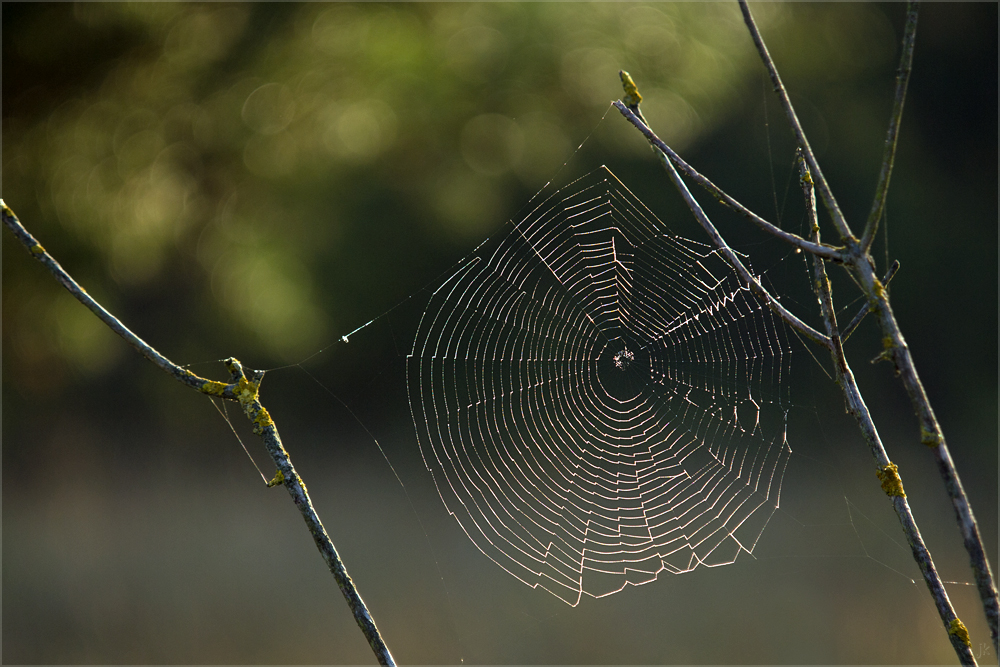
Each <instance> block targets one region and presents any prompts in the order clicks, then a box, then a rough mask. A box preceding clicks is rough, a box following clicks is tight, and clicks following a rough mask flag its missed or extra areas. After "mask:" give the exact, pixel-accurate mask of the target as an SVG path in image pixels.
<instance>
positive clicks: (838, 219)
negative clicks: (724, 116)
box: [739, 0, 857, 246]
mask: <svg viewBox="0 0 1000 667" xmlns="http://www.w3.org/2000/svg"><path fill="white" fill-rule="evenodd" d="M739 3H740V11H742V12H743V21H744V22H745V23H746V25H747V29H749V30H750V36H751V37H752V38H753V43H754V45H755V46H756V47H757V52H758V53H759V54H760V58H761V60H763V61H764V66H765V67H766V68H767V73H768V75H769V76H770V77H771V83H772V84H774V92H775V93H777V94H778V98H779V99H780V100H781V106H782V107H784V109H785V115H786V116H788V122H789V123H790V124H791V126H792V130H793V131H794V132H795V140H796V143H798V145H799V148H801V149H802V152H803V155H804V156H805V159H806V163H807V164H808V165H809V169H810V170H811V171H812V175H813V176H812V177H813V180H814V182H815V183H816V187H817V188H818V189H819V194H820V196H821V197H822V198H823V204H824V205H825V206H826V209H827V211H829V213H830V217H831V218H832V219H833V224H834V226H836V228H837V232H838V233H839V234H840V240H841V241H842V242H843V243H844V244H845V245H848V246H850V245H852V244H854V243H857V239H856V238H855V237H854V234H853V233H851V228H850V227H849V226H848V225H847V220H846V219H845V218H844V214H843V213H842V212H841V211H840V205H839V204H837V199H836V198H835V197H834V196H833V191H832V190H830V184H829V183H827V181H826V177H825V176H823V172H822V170H821V169H820V168H819V162H817V161H816V155H815V154H814V153H813V150H812V147H810V146H809V141H808V140H807V139H806V133H805V131H804V130H803V129H802V123H800V122H799V117H798V116H797V115H796V113H795V109H794V108H793V107H792V101H791V100H790V99H789V97H788V91H787V90H785V85H784V84H783V83H782V82H781V77H780V76H778V69H777V67H775V66H774V61H773V60H771V54H770V53H768V51H767V46H765V45H764V39H763V38H762V37H761V36H760V31H759V30H758V29H757V23H756V22H755V21H754V20H753V15H752V14H750V7H748V6H747V3H746V0H739Z"/></svg>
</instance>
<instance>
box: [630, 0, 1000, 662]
mask: <svg viewBox="0 0 1000 667" xmlns="http://www.w3.org/2000/svg"><path fill="white" fill-rule="evenodd" d="M740 7H741V10H742V12H743V15H744V19H745V21H746V24H747V27H748V28H749V30H750V33H751V36H752V37H753V40H754V43H755V44H756V45H757V50H758V52H759V53H760V55H761V58H762V59H763V61H764V64H765V66H766V67H767V70H768V72H769V74H770V76H771V81H772V83H773V84H774V88H775V91H776V92H777V93H778V95H779V97H780V98H781V101H782V105H783V106H784V108H785V111H786V114H787V115H788V118H789V122H790V123H791V125H792V127H793V130H794V132H795V135H796V140H797V142H798V144H799V150H800V151H801V159H802V161H803V163H804V164H805V165H807V167H808V168H807V169H806V170H804V171H803V183H804V185H807V186H808V189H809V194H808V195H807V203H810V206H809V209H810V211H809V212H810V221H811V223H812V225H813V238H812V240H811V241H808V243H810V244H811V245H810V247H820V248H829V246H824V245H823V244H821V242H820V237H819V226H818V221H817V218H816V215H815V194H813V186H815V187H817V188H818V189H819V191H820V195H821V196H822V197H823V200H824V203H825V205H826V207H827V209H828V211H829V212H830V215H831V217H832V218H833V222H834V225H835V226H836V227H837V231H838V232H839V234H840V237H841V240H842V242H843V243H844V247H843V248H836V249H834V250H836V252H837V257H836V258H829V257H827V253H822V252H813V253H812V254H813V259H814V261H816V262H817V263H820V264H822V263H823V260H824V259H827V258H829V259H833V260H834V261H839V262H840V263H841V264H842V265H843V266H844V267H845V268H846V269H847V270H849V271H850V272H851V273H852V274H853V275H854V276H855V278H856V281H857V283H858V285H859V287H860V288H861V290H862V292H863V293H864V294H865V297H866V299H867V301H868V303H867V307H866V308H865V309H864V310H862V311H861V312H859V313H858V315H857V316H856V317H855V318H854V319H853V320H852V322H851V323H850V324H849V325H848V327H847V328H846V329H845V332H846V335H850V333H852V332H853V331H854V329H855V328H856V327H857V325H858V324H860V322H861V320H862V319H863V318H864V316H865V313H866V312H869V311H871V312H875V313H876V315H877V317H878V319H879V325H880V327H881V329H882V332H883V340H884V341H885V348H886V349H885V350H884V351H883V353H882V355H881V357H880V358H885V359H891V360H892V361H893V363H894V364H895V366H896V370H897V371H898V374H899V376H900V377H901V379H902V381H903V385H904V387H905V388H906V391H907V393H908V394H909V395H910V399H911V401H912V403H913V407H914V412H915V413H916V416H917V419H918V421H919V423H920V427H921V439H922V441H923V442H924V443H925V444H927V445H928V446H929V447H931V448H932V450H933V451H934V456H935V459H936V461H937V464H938V470H939V472H940V474H941V476H942V479H943V480H944V484H945V488H946V490H947V492H948V494H949V497H950V498H951V501H952V505H953V507H954V509H955V514H956V518H957V522H958V524H959V527H960V529H961V531H962V536H963V542H964V546H965V548H966V550H967V552H968V553H969V558H970V562H971V565H972V568H973V572H974V575H975V580H976V585H977V588H978V590H979V594H980V598H981V602H982V604H983V609H984V612H985V614H986V618H987V622H988V623H989V626H990V633H991V636H992V639H993V646H994V650H997V648H998V647H997V625H998V618H1000V605H998V597H997V590H996V586H995V584H994V582H993V573H992V570H991V569H990V565H989V561H988V559H987V558H986V553H985V549H984V547H983V543H982V537H981V535H980V533H979V529H978V525H977V524H976V520H975V517H974V515H973V513H972V508H971V507H970V505H969V502H968V498H967V496H966V494H965V491H964V489H963V488H962V484H961V480H960V479H959V476H958V472H957V471H956V470H955V466H954V462H953V461H952V459H951V455H950V453H949V450H948V447H947V445H946V443H945V440H944V435H943V433H942V432H941V428H940V425H939V424H938V422H937V418H936V417H935V415H934V412H933V410H932V408H931V406H930V402H929V400H928V398H927V395H926V392H925V391H924V388H923V386H922V384H921V382H920V378H919V376H918V374H917V371H916V367H915V366H914V364H913V360H912V357H911V355H910V352H909V348H908V347H907V345H906V342H905V340H904V339H903V336H902V333H901V332H900V330H899V326H898V324H897V323H896V320H895V317H894V315H893V313H892V309H891V306H890V305H889V300H888V294H887V292H886V290H885V284H887V283H888V281H889V279H891V277H892V275H893V273H894V272H895V268H896V266H897V265H896V264H894V265H893V267H892V268H891V269H890V271H889V273H888V274H887V276H886V278H885V282H884V283H883V282H880V281H879V280H878V278H877V277H876V276H875V272H874V262H873V261H872V260H871V256H870V253H869V248H870V239H869V243H868V244H867V245H866V244H863V243H861V242H859V241H858V239H857V238H856V237H855V236H854V235H853V232H852V231H851V230H850V227H849V226H848V225H847V222H846V220H845V219H844V217H843V214H842V213H841V212H840V209H839V207H838V205H837V202H836V199H835V198H834V197H833V194H832V192H831V191H830V188H829V185H828V183H827V182H826V179H825V178H824V177H823V175H822V172H821V171H820V169H819V165H818V163H817V162H816V158H815V155H814V154H813V152H812V150H811V149H810V147H809V143H808V141H807V140H806V138H805V134H804V132H803V131H802V127H801V124H800V123H799V121H798V118H797V116H796V115H795V111H794V109H793V108H792V105H791V102H790V101H789V99H788V94H787V92H786V90H785V88H784V86H783V84H782V83H781V79H780V77H779V76H778V72H777V69H776V68H775V66H774V62H773V61H772V60H771V57H770V55H769V54H768V51H767V48H766V47H765V45H764V42H763V40H762V38H761V36H760V33H759V31H758V30H757V26H756V24H755V23H754V20H753V17H752V16H751V14H750V11H749V8H748V7H747V5H746V2H745V1H744V0H740ZM915 30H916V11H915V7H914V5H912V4H911V5H910V6H909V11H908V14H907V26H906V32H905V36H904V55H903V60H902V64H901V74H900V78H899V79H898V80H897V104H896V105H895V106H894V109H893V115H892V120H891V121H890V125H894V126H895V127H890V130H889V132H888V137H887V140H886V157H885V159H884V165H883V166H885V165H886V164H887V165H888V168H887V169H886V170H885V174H884V177H880V182H879V185H878V188H877V189H878V193H877V195H876V206H884V197H885V190H886V189H887V188H888V177H889V173H890V172H891V163H892V156H891V155H890V153H892V152H894V150H895V148H894V147H895V142H896V135H897V134H898V125H899V118H900V117H901V114H902V104H903V101H904V99H905V83H906V79H907V78H908V76H909V73H908V70H909V67H910V63H911V61H912V47H913V40H914V35H915ZM622 81H623V84H624V87H625V93H626V94H625V97H624V99H625V100H626V101H627V102H622V101H618V102H615V105H616V106H617V107H618V109H619V111H621V113H622V115H624V116H625V117H626V118H627V119H628V120H629V121H630V122H631V123H632V124H633V125H635V126H636V128H638V129H639V131H640V132H642V134H643V135H644V136H645V137H646V139H647V140H648V141H649V142H650V144H651V145H652V146H653V147H654V149H655V150H654V152H655V153H656V154H657V157H658V158H659V160H660V162H661V163H662V164H663V165H664V166H665V167H666V168H667V171H668V173H669V175H670V178H671V180H672V181H673V182H674V183H675V185H677V187H678V189H679V190H680V191H681V195H682V196H683V197H684V199H685V202H687V204H688V206H689V208H691V210H692V212H693V213H694V215H695V217H696V219H697V220H698V222H699V223H700V224H701V225H702V227H703V228H704V229H705V230H706V232H707V233H708V234H709V237H710V238H711V239H712V242H713V243H715V244H716V247H717V248H719V251H720V253H722V254H723V256H724V257H726V259H727V260H729V261H730V264H731V265H732V266H733V268H734V270H736V271H737V272H738V273H739V275H740V276H741V278H743V280H745V281H747V282H748V283H749V284H750V286H751V288H752V289H754V291H755V292H756V293H757V294H758V295H759V296H761V297H762V298H764V299H765V300H766V302H767V303H768V305H769V306H770V307H771V308H772V309H774V310H775V311H776V312H778V314H779V315H780V316H781V317H782V319H783V320H785V321H786V322H788V323H789V324H790V325H791V326H793V327H794V328H795V329H796V330H798V331H800V332H803V333H804V334H805V335H806V336H807V337H808V338H810V339H811V340H814V341H816V342H819V343H820V344H822V345H823V346H824V347H826V348H827V349H829V350H830V351H831V354H832V355H833V356H834V363H835V367H836V370H837V377H838V383H839V384H840V385H841V387H842V389H843V391H844V395H845V399H846V400H847V403H848V407H849V410H850V412H851V413H852V414H854V415H855V418H856V419H857V421H858V424H859V428H860V429H861V431H862V434H863V436H864V438H865V440H866V442H867V443H868V445H869V447H870V448H871V450H872V454H873V456H874V457H875V460H876V464H877V466H878V474H879V478H880V479H881V480H882V486H883V489H885V490H886V493H888V494H889V495H890V496H891V497H892V502H893V506H894V508H895V509H896V512H897V515H898V516H899V518H900V522H901V524H902V526H903V530H904V532H905V533H906V534H907V539H908V540H909V541H910V545H911V548H912V550H913V555H914V559H915V560H916V562H917V563H918V565H919V566H920V568H921V572H923V573H924V578H925V580H926V581H927V585H928V587H929V589H930V591H931V594H932V596H934V599H935V604H936V605H937V606H938V611H939V614H940V615H941V618H942V621H943V622H944V623H945V627H946V629H947V631H948V637H949V640H950V641H951V643H952V645H953V646H954V647H955V650H956V652H957V653H958V655H959V658H960V660H962V661H963V662H965V663H967V664H974V659H973V658H972V654H971V649H970V643H969V636H968V631H967V630H966V628H965V626H964V625H963V624H962V622H961V621H960V620H959V619H958V618H957V617H956V616H955V614H954V610H953V609H952V608H951V605H950V602H947V595H946V594H945V593H944V589H943V587H942V586H941V585H940V583H939V582H940V579H939V578H938V577H937V574H936V572H935V571H934V568H933V561H932V560H931V559H930V554H929V552H928V551H927V549H926V546H925V545H924V544H923V541H922V539H921V538H920V534H919V531H918V530H917V529H916V523H915V522H914V521H913V517H912V513H910V511H909V506H908V505H907V503H906V500H905V494H904V493H903V492H902V482H901V480H900V479H899V476H898V470H897V469H896V467H895V465H893V464H892V463H891V462H890V461H889V459H888V457H887V455H886V454H885V450H884V448H883V447H882V444H881V441H880V440H879V439H878V433H877V431H875V427H874V423H873V422H872V420H871V416H870V414H869V412H868V409H867V407H866V406H865V404H864V401H863V398H862V396H861V394H860V391H859V390H858V388H857V385H856V383H855V381H854V376H853V373H852V372H851V369H850V366H849V365H848V364H847V361H846V357H845V356H844V353H843V339H844V338H846V335H845V336H843V337H842V336H840V335H839V333H838V332H837V326H836V318H835V317H834V316H833V312H834V311H833V302H832V295H830V294H826V295H825V296H824V290H829V283H828V282H827V279H826V273H825V269H824V270H823V272H822V274H821V275H819V274H818V275H817V279H816V280H817V283H816V286H815V289H816V291H817V296H819V297H820V301H821V305H822V310H823V312H824V322H825V324H826V326H827V334H826V335H824V334H820V333H819V332H816V331H815V330H813V329H811V328H806V329H803V327H806V326H807V325H804V324H801V322H800V321H799V320H798V319H797V318H794V316H791V318H794V319H791V318H790V317H788V316H786V313H787V311H783V309H782V310H779V309H778V308H777V307H776V306H780V304H777V301H776V300H775V299H774V298H773V297H772V296H771V295H770V294H768V293H767V291H766V290H764V289H763V287H761V286H760V285H759V283H756V282H751V280H752V278H753V277H752V276H749V273H748V272H747V271H746V269H745V267H743V265H742V263H741V262H740V261H739V259H738V258H737V257H736V256H735V254H734V253H732V251H731V250H730V249H729V247H728V246H727V245H726V243H725V241H724V240H723V239H722V238H721V236H720V235H719V234H718V232H717V231H716V230H715V228H714V227H713V226H712V225H711V223H710V222H709V221H708V218H707V217H706V216H705V215H704V212H703V211H701V209H700V207H699V206H698V205H697V202H695V201H694V199H693V197H691V195H690V192H688V191H687V188H686V187H685V186H684V184H683V182H682V181H681V180H680V176H679V175H678V174H677V171H676V169H675V168H674V164H675V163H676V160H675V159H674V158H668V157H667V155H669V154H670V153H672V151H670V150H669V147H667V146H666V145H665V144H664V143H663V142H662V141H661V140H660V139H659V137H657V136H656V135H655V134H654V133H653V132H652V130H650V129H649V128H648V126H647V124H646V123H645V121H644V119H643V118H642V116H641V114H640V113H639V102H640V101H641V99H642V98H641V96H640V95H639V93H638V90H637V89H636V88H635V84H634V82H632V80H631V78H629V77H628V76H627V75H626V74H624V73H623V74H622ZM678 159H679V158H678ZM692 171H693V170H692ZM686 173H687V172H686ZM689 176H692V177H694V176H693V175H692V174H690V173H689ZM699 176H700V175H699ZM705 181H707V179H705ZM702 185H703V186H705V187H707V188H708V189H709V190H710V191H711V192H713V194H715V195H716V196H717V197H719V193H720V192H721V191H718V190H717V189H715V190H713V188H712V187H709V186H707V185H705V183H704V182H702ZM720 200H723V203H725V204H727V205H729V206H730V207H731V208H734V210H738V211H739V210H740V209H739V208H738V207H736V206H733V205H732V204H731V203H728V202H726V201H724V197H720ZM880 200H881V202H882V203H881V204H880V203H879V201H880ZM880 210H881V209H880ZM741 212H742V211H741ZM872 216H874V218H873V219H874V220H875V221H876V223H874V224H872V225H870V226H869V228H870V230H871V234H872V235H873V234H874V229H875V224H877V220H878V218H879V217H880V216H881V213H880V212H875V213H873V214H872ZM872 216H870V219H872ZM755 222H756V221H755ZM758 226H760V225H758ZM768 231H772V230H768ZM794 244H795V245H796V246H797V247H800V248H803V249H806V248H805V247H803V246H802V245H801V244H798V243H794ZM827 313H829V314H828V315H827ZM788 315H790V313H788ZM890 482H891V483H890ZM897 487H898V488H897ZM897 490H898V493H896V491H897Z"/></svg>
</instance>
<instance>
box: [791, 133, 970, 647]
mask: <svg viewBox="0 0 1000 667" xmlns="http://www.w3.org/2000/svg"><path fill="white" fill-rule="evenodd" d="M798 156H799V171H800V178H799V182H800V184H801V186H802V194H803V197H804V198H805V200H806V213H807V215H808V216H809V224H810V229H812V240H813V241H814V242H816V243H818V242H819V240H820V231H819V221H818V220H817V217H816V194H815V191H814V189H813V180H812V177H811V175H810V173H809V167H808V165H807V164H806V163H805V160H804V157H803V155H802V150H801V149H800V150H799V152H798ZM813 275H814V280H813V283H814V288H815V290H816V295H817V296H818V297H819V302H820V308H821V310H822V313H823V322H824V324H825V325H826V332H827V335H828V336H829V337H830V341H831V342H832V343H833V344H832V345H831V346H830V356H831V357H832V358H833V367H834V373H835V377H836V381H837V384H838V385H840V388H841V390H842V391H843V392H844V398H845V400H846V403H847V410H848V412H850V413H851V415H853V416H854V419H855V420H856V421H857V423H858V428H859V429H860V430H861V435H862V437H863V438H864V439H865V442H866V443H867V444H868V448H869V450H870V451H871V454H872V458H874V459H875V466H876V474H877V475H878V476H879V479H880V480H881V481H882V489H883V490H884V491H885V492H886V494H887V495H888V496H889V498H890V499H891V500H892V507H893V509H894V510H895V511H896V516H897V517H898V518H899V523H900V525H901V526H902V528H903V534H904V535H906V541H907V543H908V544H909V545H910V550H911V551H912V552H913V559H914V560H915V561H916V563H917V566H918V567H919V568H920V573H921V574H922V575H923V577H924V582H925V583H926V584H927V589H928V590H929V591H930V594H931V597H932V598H933V599H934V606H935V607H936V608H937V610H938V615H939V616H940V617H941V622H942V623H943V624H944V628H945V631H946V632H948V639H949V640H950V641H951V645H952V648H954V649H955V653H956V654H957V655H958V658H959V660H960V661H961V662H962V664H965V665H974V664H976V658H975V655H973V653H972V647H971V646H970V645H969V642H968V637H967V636H960V634H959V633H956V632H952V628H954V627H958V625H959V624H961V621H960V620H959V619H958V614H956V613H955V608H954V606H952V604H951V600H950V599H949V598H948V592H947V591H946V590H945V587H944V583H943V582H942V581H941V576H940V575H939V574H938V571H937V568H936V567H935V566H934V560H933V558H931V553H930V551H929V550H928V549H927V546H926V545H925V544H924V539H923V537H922V536H921V535H920V529H919V528H918V527H917V522H916V519H914V517H913V512H912V511H911V510H910V505H909V503H908V502H907V501H906V493H905V492H904V491H903V481H902V479H900V476H899V469H898V468H897V467H896V465H895V464H893V463H892V462H891V461H890V460H889V455H888V454H887V453H886V451H885V447H883V446H882V440H881V438H880V437H879V434H878V430H877V429H876V427H875V422H874V421H872V417H871V413H870V412H869V411H868V406H867V405H865V401H864V397H862V395H861V390H860V389H859V388H858V385H857V382H856V381H855V379H854V372H853V371H852V370H851V366H850V364H849V363H848V361H847V356H846V355H845V354H844V346H843V344H842V342H841V338H840V334H839V332H838V330H837V311H836V309H834V307H833V288H832V286H831V285H830V279H829V278H828V277H827V275H826V267H825V262H824V261H823V259H822V258H821V257H813ZM961 627H962V628H963V629H964V628H965V626H964V625H961ZM967 634H968V633H967V631H966V635H967Z"/></svg>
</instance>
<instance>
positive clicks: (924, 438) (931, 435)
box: [920, 426, 941, 447]
mask: <svg viewBox="0 0 1000 667" xmlns="http://www.w3.org/2000/svg"><path fill="white" fill-rule="evenodd" d="M920 442H922V443H923V444H925V445H927V446H928V447H937V446H938V445H940V444H941V434H940V433H938V432H937V431H929V430H927V429H926V428H924V427H922V426H921V427H920Z"/></svg>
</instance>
